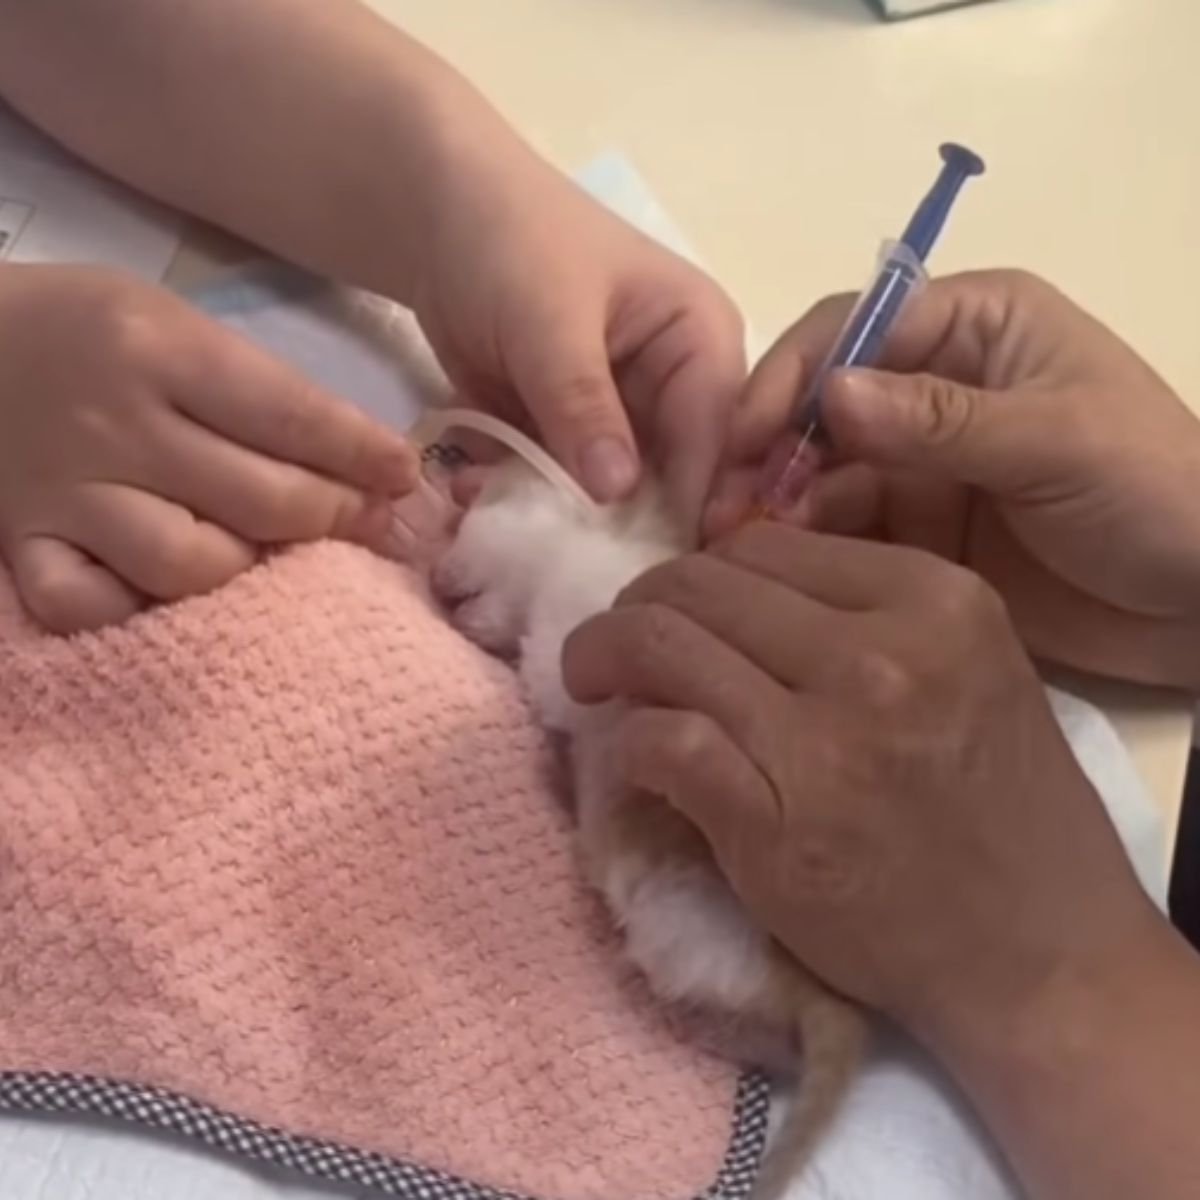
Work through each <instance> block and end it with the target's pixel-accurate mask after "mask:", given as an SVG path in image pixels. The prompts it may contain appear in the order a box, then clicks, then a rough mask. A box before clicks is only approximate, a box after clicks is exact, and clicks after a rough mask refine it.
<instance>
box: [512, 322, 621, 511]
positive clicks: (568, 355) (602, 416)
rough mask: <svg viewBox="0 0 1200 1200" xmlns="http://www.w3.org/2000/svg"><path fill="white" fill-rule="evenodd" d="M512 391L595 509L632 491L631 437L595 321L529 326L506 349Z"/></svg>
mask: <svg viewBox="0 0 1200 1200" xmlns="http://www.w3.org/2000/svg"><path fill="white" fill-rule="evenodd" d="M509 360H510V367H511V372H512V377H513V383H514V385H515V386H516V388H517V390H518V392H519V393H520V395H521V398H522V400H523V401H524V403H525V406H526V407H527V408H528V409H529V412H530V413H531V415H532V416H533V419H534V421H535V422H536V424H537V427H538V429H539V430H540V431H541V434H542V437H543V439H544V440H545V442H546V445H547V446H548V447H549V449H550V451H551V452H552V453H553V454H554V455H555V457H556V458H558V460H559V461H560V462H561V463H563V465H564V466H565V467H566V468H567V470H569V471H570V472H571V473H572V475H574V476H575V478H576V479H578V480H579V481H580V482H581V483H582V484H583V486H584V487H585V488H586V489H587V490H588V492H589V493H590V494H591V495H592V497H593V498H594V499H596V500H598V501H600V502H601V503H608V502H610V501H613V500H619V499H621V498H622V497H623V496H626V495H628V494H629V493H630V492H631V491H632V490H633V488H634V486H635V485H636V484H637V481H638V474H639V464H638V455H637V450H636V447H635V444H634V438H633V431H632V429H631V428H630V425H629V419H628V417H627V416H626V414H625V408H624V406H623V405H622V403H621V397H620V396H619V395H618V393H617V386H616V383H615V382H614V380H613V376H612V370H611V367H610V365H609V361H608V353H607V350H606V349H605V343H604V321H603V314H601V313H595V314H592V313H586V312H585V313H579V312H557V313H550V314H547V319H545V320H541V321H538V320H530V321H529V322H528V332H527V334H526V335H525V337H524V339H523V340H522V341H520V342H519V343H518V344H517V345H515V346H513V347H511V348H510V349H509Z"/></svg>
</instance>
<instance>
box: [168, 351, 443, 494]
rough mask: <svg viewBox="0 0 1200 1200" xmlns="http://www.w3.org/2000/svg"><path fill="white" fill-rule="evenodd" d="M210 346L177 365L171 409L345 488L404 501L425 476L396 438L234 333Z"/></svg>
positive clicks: (412, 454)
mask: <svg viewBox="0 0 1200 1200" xmlns="http://www.w3.org/2000/svg"><path fill="white" fill-rule="evenodd" d="M222 332H223V333H224V334H225V335H224V336H223V337H222V338H221V339H219V340H218V339H206V340H205V342H204V350H205V353H204V356H203V360H202V361H195V362H190V361H187V360H186V359H185V360H184V361H183V362H181V363H180V364H178V365H177V367H176V372H177V378H176V381H175V386H174V388H173V390H172V395H171V397H170V399H171V401H172V403H173V404H174V405H175V406H176V407H177V408H178V409H179V411H180V412H183V413H185V414H186V415H187V416H188V417H190V418H191V419H192V420H193V421H196V422H198V423H199V424H201V425H203V426H205V427H206V428H207V429H209V430H211V431H212V432H214V433H216V434H220V435H222V436H224V437H226V438H230V439H232V440H233V441H235V442H238V443H240V444H241V445H243V446H246V447H248V448H249V449H252V450H256V451H258V452H259V453H261V454H264V455H269V456H270V457H272V458H275V459H279V460H280V461H281V462H287V463H296V464H299V465H301V466H305V467H309V468H311V469H312V470H313V471H317V472H320V473H321V474H323V475H327V476H329V477H330V478H331V479H335V480H339V481H340V482H342V483H344V484H349V485H352V486H354V487H358V488H363V489H366V490H368V491H375V492H381V493H383V494H385V495H389V496H395V495H403V494H404V493H405V492H407V491H408V490H409V489H410V488H411V487H412V486H413V484H414V483H415V481H416V477H417V474H418V472H419V469H420V463H419V459H418V455H417V453H416V451H415V449H414V448H413V447H412V446H410V445H409V443H408V442H407V441H406V440H405V439H404V438H403V437H401V436H400V435H399V434H398V433H395V432H394V431H392V430H390V429H388V428H387V427H386V426H384V425H381V424H379V423H378V422H376V421H373V420H371V419H370V418H369V417H368V416H366V414H365V413H363V412H362V411H361V410H359V409H357V408H355V407H354V406H353V405H351V404H349V403H347V402H346V401H344V400H340V399H338V398H337V397H335V396H332V395H330V394H328V393H327V392H325V391H323V390H322V389H321V388H319V387H317V385H316V384H314V383H312V382H310V381H309V380H308V379H306V378H305V377H304V376H303V375H301V374H299V373H298V372H296V371H293V370H292V369H291V368H290V367H287V366H286V365H284V364H283V363H282V362H279V361H278V360H277V359H275V358H273V357H272V356H271V355H269V354H266V353H265V352H263V351H262V350H260V349H259V348H258V347H257V346H255V345H253V344H252V343H251V342H249V341H247V340H245V339H243V338H240V337H238V336H237V335H235V334H232V333H225V331H222Z"/></svg>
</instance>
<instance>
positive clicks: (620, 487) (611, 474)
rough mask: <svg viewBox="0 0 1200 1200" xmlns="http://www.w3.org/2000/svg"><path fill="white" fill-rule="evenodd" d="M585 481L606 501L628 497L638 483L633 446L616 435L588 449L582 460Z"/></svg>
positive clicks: (587, 485) (595, 494)
mask: <svg viewBox="0 0 1200 1200" xmlns="http://www.w3.org/2000/svg"><path fill="white" fill-rule="evenodd" d="M579 465H580V470H581V472H582V474H583V483H584V486H585V487H586V488H587V490H588V491H589V492H590V493H591V494H592V496H593V497H594V498H595V499H597V500H599V501H600V502H601V503H602V504H604V503H607V502H608V501H610V500H619V499H621V497H622V496H627V495H628V494H629V493H630V492H631V491H632V490H633V485H634V484H635V483H637V476H638V468H637V462H636V460H635V459H634V457H633V454H632V453H631V452H630V450H629V447H628V446H626V445H625V443H624V442H622V441H621V440H620V439H618V438H615V437H603V438H600V439H599V440H598V441H595V442H593V443H592V444H591V445H590V446H588V447H587V449H586V450H584V452H583V454H582V456H581V457H580V460H579Z"/></svg>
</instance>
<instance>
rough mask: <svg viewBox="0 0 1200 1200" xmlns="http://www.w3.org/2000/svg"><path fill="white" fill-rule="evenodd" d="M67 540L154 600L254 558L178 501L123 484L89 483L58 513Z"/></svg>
mask: <svg viewBox="0 0 1200 1200" xmlns="http://www.w3.org/2000/svg"><path fill="white" fill-rule="evenodd" d="M63 526H64V529H65V531H66V533H67V535H68V536H69V538H70V540H71V541H72V542H73V543H74V544H75V545H76V546H78V547H79V548H80V549H82V550H85V551H87V553H88V554H90V555H91V556H92V557H93V558H94V559H96V560H98V561H99V562H101V563H103V564H104V565H105V566H106V567H108V568H109V569H110V570H111V571H112V572H113V573H114V574H116V575H118V576H120V578H121V579H123V580H124V581H125V582H126V583H127V584H129V585H131V586H132V587H134V588H137V589H138V590H139V591H141V592H144V593H145V594H146V595H148V596H153V597H154V598H156V599H158V600H177V599H180V598H181V597H183V596H192V595H198V594H200V593H202V592H209V591H212V590H213V589H214V588H218V587H220V586H221V585H222V584H224V583H227V582H228V581H229V580H230V579H232V578H234V576H236V575H238V574H240V573H241V572H242V571H245V570H246V569H247V568H248V567H250V566H253V564H254V563H255V561H256V560H257V554H256V553H255V550H254V547H253V546H250V545H248V544H247V543H246V542H244V541H242V540H241V539H240V538H238V537H235V536H234V535H233V534H231V533H228V532H227V531H226V530H224V529H221V528H218V527H217V526H216V525H212V524H209V523H208V522H207V521H202V520H197V519H196V518H195V517H194V516H193V515H192V514H191V513H190V512H188V511H187V510H186V509H184V508H181V507H180V506H179V505H178V504H172V503H171V502H170V501H167V500H164V499H162V498H161V497H160V496H154V495H151V494H150V493H149V492H143V491H140V490H139V489H137V488H130V487H125V486H123V485H121V484H112V483H104V484H93V485H91V486H90V487H89V488H88V490H87V492H86V494H85V496H84V498H83V502H82V503H80V504H79V505H77V506H76V507H75V509H74V510H73V511H72V512H70V513H68V514H66V515H65V516H64V518H63Z"/></svg>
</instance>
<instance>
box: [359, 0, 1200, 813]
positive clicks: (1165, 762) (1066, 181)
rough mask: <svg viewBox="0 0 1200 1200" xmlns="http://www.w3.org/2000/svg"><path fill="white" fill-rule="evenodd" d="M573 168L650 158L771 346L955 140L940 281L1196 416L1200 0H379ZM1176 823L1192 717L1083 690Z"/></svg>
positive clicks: (655, 174) (1199, 388) (869, 251)
mask: <svg viewBox="0 0 1200 1200" xmlns="http://www.w3.org/2000/svg"><path fill="white" fill-rule="evenodd" d="M372 3H373V4H374V6H375V7H376V8H377V9H378V10H379V11H381V12H383V13H385V14H387V15H388V16H390V17H391V18H393V19H394V20H396V21H397V22H398V23H399V24H400V25H402V26H403V27H404V28H405V29H407V30H408V31H409V32H410V33H412V34H414V35H415V36H417V37H419V38H421V39H422V40H423V41H425V42H426V43H428V44H429V45H431V46H432V47H434V48H435V49H436V50H438V51H439V52H441V53H442V54H443V55H445V56H446V57H447V58H449V59H450V60H451V61H453V62H454V63H455V64H456V65H457V66H458V67H460V68H461V69H462V70H463V71H464V72H465V73H466V74H468V75H469V76H470V77H471V78H472V79H474V80H475V81H476V83H477V84H478V85H479V86H480V87H482V88H483V89H484V90H485V91H486V92H487V93H488V94H489V95H490V96H491V98H492V99H493V100H494V101H495V102H496V103H497V104H498V105H499V106H500V107H501V108H502V109H503V110H504V111H505V112H506V113H507V114H508V116H509V117H510V118H511V119H512V120H513V121H514V123H515V124H516V125H517V126H518V127H520V128H521V129H522V130H523V131H524V132H525V133H526V134H527V135H528V136H529V137H530V138H531V139H532V140H533V141H534V143H535V144H536V145H538V146H539V148H541V149H542V150H543V151H545V152H546V153H547V154H548V155H549V156H550V157H552V158H553V159H554V160H555V161H557V162H558V163H559V164H561V165H562V166H564V167H573V166H578V165H581V164H582V163H583V162H585V161H586V160H587V159H588V158H589V157H591V156H592V155H593V154H595V153H596V152H598V151H600V150H604V149H608V148H616V149H620V150H622V151H624V152H625V153H626V154H628V155H629V157H630V158H632V159H633V161H634V162H635V163H636V165H637V166H638V168H639V169H640V170H641V172H642V173H643V175H644V176H645V177H646V178H647V180H648V181H649V182H650V184H651V186H652V187H653V188H654V190H655V191H656V192H657V194H658V195H659V197H660V198H661V199H662V201H663V202H664V205H665V207H666V208H667V210H668V211H669V212H670V214H671V215H672V217H673V218H674V219H675V220H676V221H677V222H678V223H679V225H680V226H681V228H682V229H683V230H684V231H685V233H686V234H687V236H688V237H689V239H690V240H691V241H692V243H693V245H695V246H696V247H697V249H698V250H699V252H700V254H701V255H702V257H703V258H704V260H705V261H706V263H707V265H708V266H709V267H710V268H711V269H712V271H713V272H714V273H715V274H716V275H717V276H718V277H719V278H720V279H721V280H722V282H723V283H724V284H725V285H726V287H727V288H728V289H729V290H730V292H731V293H732V294H733V295H734V296H735V297H736V298H737V299H738V301H739V302H740V303H741V305H742V306H743V308H744V310H745V312H746V314H747V317H748V319H749V321H750V323H751V324H752V326H753V327H754V328H755V329H756V331H757V332H758V333H760V334H762V335H766V336H774V334H775V333H776V332H778V331H779V330H780V329H781V328H783V327H784V326H785V325H786V324H788V323H789V322H790V321H791V320H793V319H794V318H795V317H797V316H798V315H799V314H800V312H801V311H802V310H803V309H804V308H805V307H806V306H807V305H808V304H809V303H810V302H812V301H813V300H815V299H816V298H818V297H819V296H821V295H822V294H824V293H825V292H828V291H834V290H842V289H845V288H847V287H855V286H858V285H859V284H860V283H861V280H862V278H863V276H864V272H866V271H867V270H868V268H869V267H870V265H871V261H872V258H873V255H874V251H875V248H876V244H877V242H878V241H879V240H880V239H881V238H882V237H883V236H885V235H887V234H894V233H897V232H898V228H897V227H898V224H899V223H900V222H901V221H902V220H903V219H904V217H905V216H906V215H907V212H908V210H909V209H910V207H911V206H912V204H913V203H914V202H915V200H916V198H917V197H918V196H919V195H920V194H921V193H922V191H923V190H924V188H925V187H926V186H927V184H928V182H929V180H930V179H931V177H932V174H933V171H934V170H935V168H936V166H937V160H936V157H935V148H936V146H937V144H938V143H939V142H941V141H943V140H947V139H956V140H961V141H964V142H966V143H967V144H969V145H971V146H972V147H974V148H975V149H977V150H978V151H979V152H980V153H981V154H983V155H984V156H985V158H987V160H988V163H989V166H990V173H989V175H988V177H987V178H986V180H985V181H982V182H980V183H978V184H974V185H972V188H971V190H970V192H969V193H968V194H967V195H966V196H965V197H964V199H963V202H962V205H961V207H960V209H959V210H958V212H957V214H956V216H955V219H954V221H953V224H952V225H951V227H950V229H949V231H948V233H947V236H946V238H945V240H944V241H943V243H942V245H941V247H940V248H939V249H938V251H937V252H936V256H935V259H934V262H933V267H934V269H935V270H937V271H950V270H955V269H960V268H965V267H974V266H991V265H1021V266H1025V267H1029V268H1031V269H1034V270H1036V271H1038V272H1040V273H1041V274H1043V275H1046V276H1047V277H1049V278H1051V279H1053V280H1055V281H1056V282H1058V283H1059V285H1060V286H1062V287H1064V288H1065V289H1066V290H1067V291H1069V292H1071V293H1072V294H1073V295H1074V296H1075V297H1076V298H1077V299H1079V300H1080V301H1082V302H1083V303H1085V304H1086V305H1087V306H1088V307H1090V308H1091V309H1093V310H1094V311H1095V312H1096V313H1097V314H1098V315H1100V316H1102V317H1103V318H1104V319H1105V320H1107V321H1108V322H1110V323H1111V324H1112V325H1113V326H1114V327H1115V328H1117V329H1118V330H1119V331H1120V332H1121V333H1123V334H1124V335H1125V336H1126V337H1127V338H1128V339H1129V340H1130V341H1132V342H1133V343H1134V344H1135V345H1136V346H1138V347H1139V348H1140V349H1141V350H1142V352H1143V353H1145V354H1146V355H1147V357H1149V358H1150V359H1151V360H1152V361H1153V362H1154V363H1155V364H1156V365H1157V366H1158V368H1159V369H1160V370H1161V371H1162V372H1163V373H1164V374H1165V375H1166V376H1167V377H1168V378H1169V379H1170V380H1171V381H1172V382H1173V383H1174V384H1175V386H1176V387H1177V388H1178V389H1179V390H1180V391H1181V392H1182V393H1183V394H1184V395H1185V396H1186V397H1188V398H1189V399H1190V400H1191V401H1192V402H1193V403H1194V404H1196V405H1197V406H1198V407H1200V333H1198V332H1197V324H1198V323H1200V298H1198V297H1197V293H1196V290H1195V281H1196V280H1197V279H1200V232H1198V230H1197V222H1198V221H1200V132H1198V130H1200V71H1197V70H1196V68H1195V64H1194V55H1195V53H1196V51H1197V49H1198V48H1200V0H996V2H995V3H991V4H984V5H981V6H980V7H978V8H968V9H963V10H961V11H959V12H955V13H946V14H941V15H937V16H933V17H929V18H925V19H921V20H917V21H912V22H908V23H904V24H900V25H884V24H882V23H879V22H877V21H876V20H875V19H874V18H873V16H872V15H871V13H870V10H869V9H868V8H867V6H866V5H865V3H863V0H372ZM1090 694H1091V695H1092V696H1094V697H1095V698H1097V699H1099V700H1100V701H1101V702H1102V703H1103V704H1104V705H1105V707H1106V708H1107V710H1108V711H1109V712H1110V713H1111V714H1112V715H1113V716H1114V717H1115V719H1116V721H1117V723H1118V725H1119V726H1120V728H1121V731H1122V733H1123V734H1124V735H1125V737H1126V740H1127V742H1128V744H1129V745H1130V746H1131V747H1132V748H1133V751H1134V753H1135V756H1136V758H1137V761H1138V764H1139V766H1140V768H1141V770H1142V773H1143V775H1144V777H1145V779H1146V780H1147V782H1148V784H1149V785H1150V787H1151V788H1152V790H1153V792H1154V795H1155V797H1156V798H1157V799H1158V801H1159V802H1160V804H1161V806H1162V809H1163V811H1164V813H1166V814H1167V816H1168V818H1169V824H1170V825H1171V827H1172V828H1173V826H1174V820H1175V816H1176V813H1177V808H1178V803H1179V797H1180V790H1181V783H1182V778H1183V771H1184V763H1185V759H1186V754H1187V746H1188V742H1189V736H1190V723H1191V717H1190V710H1189V707H1188V706H1187V705H1186V704H1184V703H1183V702H1181V701H1179V700H1177V699H1174V698H1171V697H1164V696H1156V695H1153V694H1149V693H1145V692H1134V691H1128V690H1124V689H1116V688H1103V689H1096V688H1093V689H1091V690H1090Z"/></svg>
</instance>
